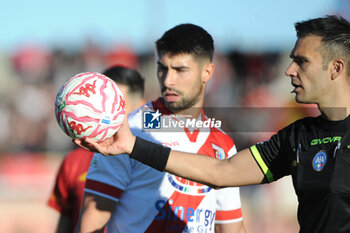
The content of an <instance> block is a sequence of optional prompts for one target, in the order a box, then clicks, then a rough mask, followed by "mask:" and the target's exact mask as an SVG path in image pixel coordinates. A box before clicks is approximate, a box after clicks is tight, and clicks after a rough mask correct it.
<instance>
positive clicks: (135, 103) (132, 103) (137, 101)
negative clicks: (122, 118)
mask: <svg viewBox="0 0 350 233" xmlns="http://www.w3.org/2000/svg"><path fill="white" fill-rule="evenodd" d="M117 84H118V87H119V88H120V90H121V91H122V93H123V96H124V99H125V112H126V114H129V113H130V112H132V111H134V110H135V109H136V108H138V107H141V106H142V105H143V99H142V98H139V97H138V96H133V95H132V94H130V92H129V87H128V86H127V85H124V84H119V83H117Z"/></svg>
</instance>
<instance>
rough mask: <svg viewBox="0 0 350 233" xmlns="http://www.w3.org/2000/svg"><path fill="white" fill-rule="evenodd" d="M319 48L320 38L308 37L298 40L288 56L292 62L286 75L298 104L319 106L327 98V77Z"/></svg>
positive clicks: (320, 46)
mask: <svg viewBox="0 0 350 233" xmlns="http://www.w3.org/2000/svg"><path fill="white" fill-rule="evenodd" d="M321 48H322V45H321V37H319V36H314V35H310V36H306V37H303V38H300V39H298V40H297V42H296V44H295V46H294V49H293V50H292V52H291V54H290V57H291V58H292V59H293V61H292V63H291V64H290V65H289V67H288V68H287V70H286V75H287V76H289V77H290V78H291V83H292V85H293V87H294V89H293V91H292V93H295V100H296V101H297V102H298V103H317V104H320V103H321V102H322V98H325V96H327V91H328V89H329V83H328V80H329V78H328V77H329V75H328V71H327V69H324V68H323V59H322V55H321Z"/></svg>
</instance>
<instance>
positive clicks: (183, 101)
mask: <svg viewBox="0 0 350 233" xmlns="http://www.w3.org/2000/svg"><path fill="white" fill-rule="evenodd" d="M165 91H174V92H176V93H177V94H178V95H179V96H181V97H182V98H180V100H179V101H178V102H167V100H166V98H165V96H164V92H165ZM201 92H202V85H198V88H196V89H194V90H193V92H192V93H191V94H190V95H188V96H184V95H183V92H182V91H179V90H176V89H174V88H166V87H164V88H162V95H163V100H164V103H165V105H166V106H167V108H168V109H169V110H170V111H172V112H177V111H181V110H184V109H189V108H191V107H192V106H193V105H195V104H196V103H197V102H198V98H199V95H200V93H201Z"/></svg>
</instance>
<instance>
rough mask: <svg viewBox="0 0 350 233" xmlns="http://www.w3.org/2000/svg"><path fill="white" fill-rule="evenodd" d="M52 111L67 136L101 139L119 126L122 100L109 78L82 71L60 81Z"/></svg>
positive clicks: (114, 84) (123, 103)
mask: <svg viewBox="0 0 350 233" xmlns="http://www.w3.org/2000/svg"><path fill="white" fill-rule="evenodd" d="M55 114H56V119H57V122H58V124H59V126H60V127H61V129H62V130H63V131H64V132H65V133H66V134H67V135H68V136H70V137H72V138H91V139H93V140H95V141H103V140H105V139H107V138H109V137H111V136H112V135H113V134H115V132H117V130H118V129H119V128H120V125H121V123H122V121H123V119H124V116H125V100H124V97H123V94H122V92H121V90H120V89H119V87H118V86H117V84H116V83H115V82H114V81H113V80H112V79H110V78H108V77H107V76H105V75H103V74H99V73H94V72H86V73H81V74H77V75H75V76H74V77H72V78H70V79H69V80H68V81H67V82H66V83H64V84H63V86H62V87H61V89H60V90H59V92H58V94H57V96H56V102H55Z"/></svg>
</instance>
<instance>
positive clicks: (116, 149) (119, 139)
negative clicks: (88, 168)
mask: <svg viewBox="0 0 350 233" xmlns="http://www.w3.org/2000/svg"><path fill="white" fill-rule="evenodd" d="M135 140H136V137H135V136H134V135H132V133H131V131H130V128H129V123H128V120H127V117H126V116H125V118H124V120H123V122H122V125H121V126H120V128H119V129H118V131H117V132H116V133H115V134H114V135H113V136H112V137H110V138H107V139H106V140H104V141H102V142H95V141H93V140H92V139H90V138H86V139H74V140H73V142H74V143H75V144H77V145H78V146H80V147H82V148H84V149H86V150H89V151H93V152H99V153H101V154H103V155H118V154H131V152H132V149H133V148H134V144H135Z"/></svg>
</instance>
